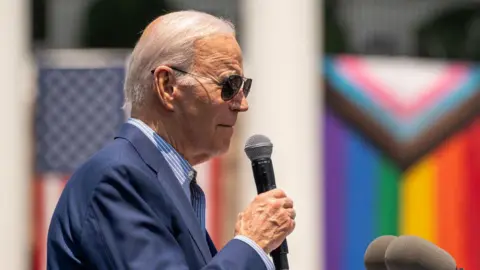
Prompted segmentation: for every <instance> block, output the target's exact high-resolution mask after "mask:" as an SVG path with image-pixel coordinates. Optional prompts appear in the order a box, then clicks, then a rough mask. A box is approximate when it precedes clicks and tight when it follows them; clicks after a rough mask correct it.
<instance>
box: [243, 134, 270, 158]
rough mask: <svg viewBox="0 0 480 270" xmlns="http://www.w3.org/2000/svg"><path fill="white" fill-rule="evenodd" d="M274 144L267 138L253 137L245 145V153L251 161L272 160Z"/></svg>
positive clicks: (261, 136) (262, 136)
mask: <svg viewBox="0 0 480 270" xmlns="http://www.w3.org/2000/svg"><path fill="white" fill-rule="evenodd" d="M272 151H273V144H272V142H271V141H270V139H269V138H268V137H267V136H264V135H259V134H257V135H253V136H251V137H250V138H248V140H247V142H246V143H245V153H246V154H247V156H248V158H249V159H250V160H252V161H253V160H256V159H260V158H270V157H271V156H272Z"/></svg>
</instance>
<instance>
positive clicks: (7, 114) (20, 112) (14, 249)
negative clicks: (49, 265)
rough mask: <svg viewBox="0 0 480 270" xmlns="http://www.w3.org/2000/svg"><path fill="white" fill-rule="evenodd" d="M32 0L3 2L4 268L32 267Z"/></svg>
mask: <svg viewBox="0 0 480 270" xmlns="http://www.w3.org/2000/svg"><path fill="white" fill-rule="evenodd" d="M29 3H30V1H27V0H2V1H0V33H2V42H0V59H1V61H0V115H1V116H2V121H1V124H0V126H1V131H0V183H1V184H0V186H1V188H0V269H15V270H27V269H28V268H29V267H30V258H31V253H30V252H31V245H30V243H31V242H30V239H31V238H30V236H31V235H30V219H29V216H30V208H29V206H30V203H31V201H30V199H31V195H30V192H29V184H30V171H31V159H30V155H29V152H28V151H30V147H31V146H30V144H29V138H30V137H31V136H32V135H31V134H32V133H31V130H30V123H29V121H30V119H31V118H30V112H31V104H30V103H29V100H30V97H31V96H29V94H30V93H31V92H30V91H29V90H31V89H32V88H31V86H32V83H33V80H32V77H31V76H30V75H31V66H30V62H29V59H30V58H29V55H28V53H27V52H28V51H29V48H28V45H29V43H28V39H29V31H28V29H29V24H30V21H29V20H30V15H29V9H28V8H29V6H28V5H29Z"/></svg>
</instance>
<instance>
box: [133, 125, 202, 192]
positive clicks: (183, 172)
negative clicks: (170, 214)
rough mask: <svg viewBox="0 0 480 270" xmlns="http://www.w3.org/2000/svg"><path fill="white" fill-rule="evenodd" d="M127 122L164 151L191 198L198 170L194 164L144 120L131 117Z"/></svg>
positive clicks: (166, 158)
mask: <svg viewBox="0 0 480 270" xmlns="http://www.w3.org/2000/svg"><path fill="white" fill-rule="evenodd" d="M127 123H129V124H132V125H134V126H136V127H137V128H139V129H140V130H141V131H142V132H143V133H144V134H145V136H147V137H148V139H150V141H152V143H153V144H154V145H155V147H156V148H157V149H158V150H159V151H160V153H162V155H163V157H164V158H165V160H166V161H167V163H168V165H169V166H170V168H171V169H172V171H173V173H174V174H175V176H176V177H177V179H178V181H179V182H180V185H181V186H182V188H183V190H184V191H185V193H186V195H187V197H188V198H189V199H190V182H191V181H192V180H193V179H195V178H196V175H197V172H196V171H195V169H193V167H192V165H190V163H188V161H187V160H186V159H185V158H184V157H183V156H182V155H180V153H178V152H177V150H175V148H173V146H172V145H170V144H169V143H167V142H166V141H165V140H164V139H163V138H162V137H160V135H158V134H157V133H156V132H155V131H154V130H153V129H152V128H150V127H149V126H148V125H147V124H145V123H144V122H143V121H141V120H139V119H136V118H129V119H128V121H127Z"/></svg>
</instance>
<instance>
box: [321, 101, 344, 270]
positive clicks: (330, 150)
mask: <svg viewBox="0 0 480 270" xmlns="http://www.w3.org/2000/svg"><path fill="white" fill-rule="evenodd" d="M325 117H326V119H325V136H324V140H325V142H324V144H323V145H324V146H325V198H326V216H325V217H324V220H325V221H326V231H325V236H326V243H325V245H326V246H325V250H326V255H327V256H326V267H324V269H328V270H341V269H345V266H346V265H345V263H344V262H343V260H342V253H343V252H344V251H345V247H344V246H343V243H345V241H344V236H345V228H344V227H345V217H344V215H343V214H344V213H345V198H344V197H345V171H346V170H348V168H345V165H346V160H345V151H346V149H345V147H346V146H345V144H346V142H345V139H346V134H345V133H346V130H345V127H344V126H343V125H342V123H341V122H340V120H339V119H338V118H337V117H336V116H334V115H333V113H332V112H331V111H328V110H327V111H326V116H325Z"/></svg>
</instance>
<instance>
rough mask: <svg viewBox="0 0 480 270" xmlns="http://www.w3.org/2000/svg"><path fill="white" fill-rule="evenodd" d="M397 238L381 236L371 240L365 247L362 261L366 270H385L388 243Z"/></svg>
mask: <svg viewBox="0 0 480 270" xmlns="http://www.w3.org/2000/svg"><path fill="white" fill-rule="evenodd" d="M396 238H397V237H396V236H393V235H383V236H380V237H377V238H376V239H375V240H373V241H372V242H371V243H370V244H369V245H368V247H367V250H366V251H365V255H364V257H363V261H364V264H365V267H366V268H367V270H387V265H386V264H385V252H386V251H387V248H388V246H389V245H390V243H391V242H392V241H393V240H395V239H396Z"/></svg>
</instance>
